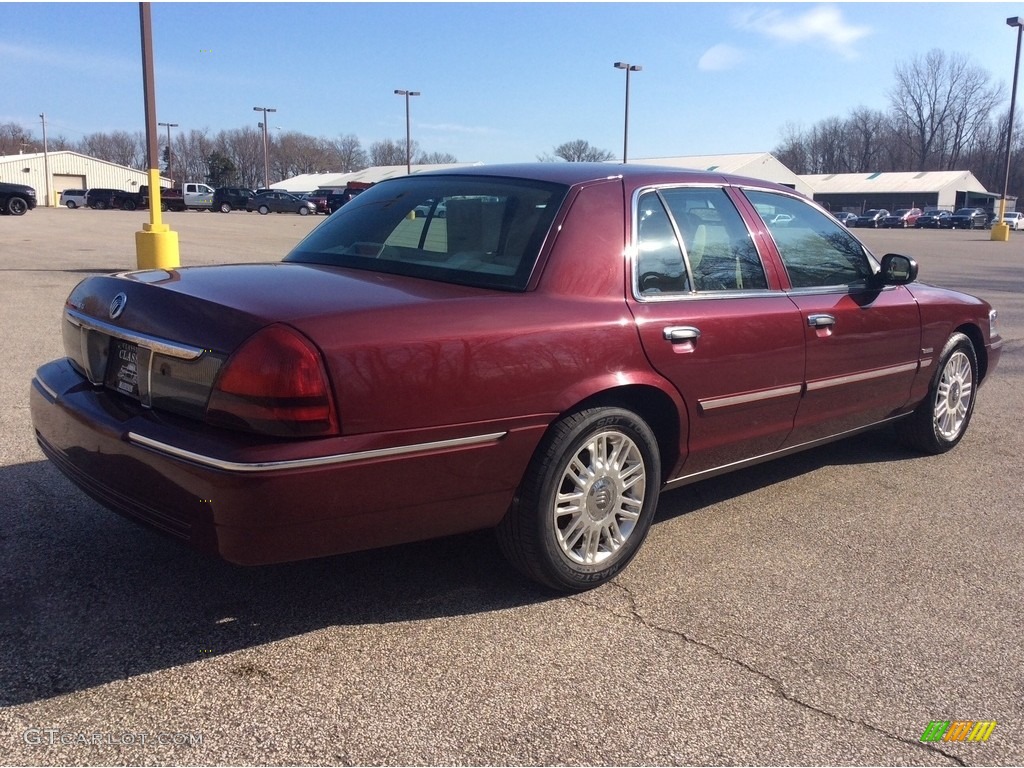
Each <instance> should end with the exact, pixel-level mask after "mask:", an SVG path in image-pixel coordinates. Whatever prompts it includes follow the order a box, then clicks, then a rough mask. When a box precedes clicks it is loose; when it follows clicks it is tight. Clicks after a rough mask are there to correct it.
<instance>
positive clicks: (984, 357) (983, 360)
mask: <svg viewBox="0 0 1024 768" xmlns="http://www.w3.org/2000/svg"><path fill="white" fill-rule="evenodd" d="M956 330H957V332H958V333H962V334H963V335H964V336H966V337H967V338H969V339H970V340H971V344H973V345H974V354H975V356H976V357H977V358H978V378H979V379H980V380H981V381H984V380H985V377H986V376H987V375H988V352H987V351H986V349H985V337H984V335H983V334H982V332H981V329H980V328H978V326H976V325H971V324H969V323H968V324H967V325H961V326H960V327H959V328H957V329H956Z"/></svg>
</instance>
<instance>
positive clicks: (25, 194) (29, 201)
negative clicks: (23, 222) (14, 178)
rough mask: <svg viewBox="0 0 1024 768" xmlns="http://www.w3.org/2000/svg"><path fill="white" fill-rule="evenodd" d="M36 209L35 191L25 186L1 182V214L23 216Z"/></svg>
mask: <svg viewBox="0 0 1024 768" xmlns="http://www.w3.org/2000/svg"><path fill="white" fill-rule="evenodd" d="M35 207H36V191H35V189H33V188H32V187H29V186H27V185H25V184H10V183H8V182H5V181H4V182H0V214H10V215H11V216H21V215H23V214H24V213H25V211H31V210H32V209H33V208H35Z"/></svg>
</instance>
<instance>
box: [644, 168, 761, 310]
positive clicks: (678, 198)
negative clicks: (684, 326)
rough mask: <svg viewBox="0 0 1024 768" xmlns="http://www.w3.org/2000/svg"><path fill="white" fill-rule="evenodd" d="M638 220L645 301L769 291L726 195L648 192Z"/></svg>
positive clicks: (695, 190) (698, 190)
mask: <svg viewBox="0 0 1024 768" xmlns="http://www.w3.org/2000/svg"><path fill="white" fill-rule="evenodd" d="M636 217H637V218H636V220H637V268H636V273H637V291H638V293H639V294H640V295H641V296H655V295H657V294H661V293H679V292H689V291H698V292H714V291H749V290H763V289H766V288H767V287H768V281H767V279H766V278H765V273H764V268H763V267H762V265H761V259H760V257H759V256H758V253H757V248H756V247H755V245H754V242H753V240H752V238H751V235H750V232H749V231H748V230H747V227H746V225H745V224H744V223H743V219H742V218H741V217H740V214H739V212H738V211H737V210H736V207H735V205H733V202H732V200H730V199H729V196H728V194H727V193H726V191H725V190H724V189H722V188H720V187H673V188H665V189H660V190H654V191H651V192H646V193H644V194H643V195H641V197H640V198H639V203H638V207H637V214H636Z"/></svg>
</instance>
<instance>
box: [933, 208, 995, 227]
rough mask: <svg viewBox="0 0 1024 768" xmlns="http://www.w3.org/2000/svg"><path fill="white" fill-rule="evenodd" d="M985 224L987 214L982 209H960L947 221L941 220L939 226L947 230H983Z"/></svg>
mask: <svg viewBox="0 0 1024 768" xmlns="http://www.w3.org/2000/svg"><path fill="white" fill-rule="evenodd" d="M987 223H988V214H987V213H985V209H984V208H961V209H959V210H958V211H954V213H953V215H952V216H950V217H949V218H948V219H943V221H942V225H941V226H942V227H944V228H948V229H984V228H985V226H986V224H987Z"/></svg>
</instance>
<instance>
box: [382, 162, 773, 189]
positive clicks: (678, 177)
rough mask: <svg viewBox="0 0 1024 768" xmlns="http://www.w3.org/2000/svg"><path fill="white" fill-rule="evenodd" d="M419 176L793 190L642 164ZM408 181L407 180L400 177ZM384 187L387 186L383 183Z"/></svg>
mask: <svg viewBox="0 0 1024 768" xmlns="http://www.w3.org/2000/svg"><path fill="white" fill-rule="evenodd" d="M415 175H416V176H449V177H450V176H492V177H493V176H499V177H504V178H520V179H533V180H537V181H548V182H553V183H556V184H565V185H568V186H576V185H581V184H588V183H592V182H597V181H605V180H608V179H614V178H621V179H623V180H624V181H626V182H627V183H628V184H629V186H634V187H636V186H643V185H646V184H671V183H676V184H686V183H716V184H720V183H722V182H727V183H732V184H742V185H749V186H756V187H762V188H767V189H778V190H781V191H785V192H789V193H793V189H792V188H790V187H785V186H783V185H781V184H776V183H774V182H771V181H765V180H763V179H753V178H748V177H744V176H734V175H732V174H726V173H715V172H713V171H701V170H697V169H686V168H675V167H671V166H659V165H644V164H643V163H629V164H628V165H623V164H622V163H566V162H552V163H510V164H496V165H470V166H463V167H460V168H448V169H444V170H437V171H425V172H422V173H417V174H415ZM398 178H407V177H398ZM381 183H384V182H381Z"/></svg>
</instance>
